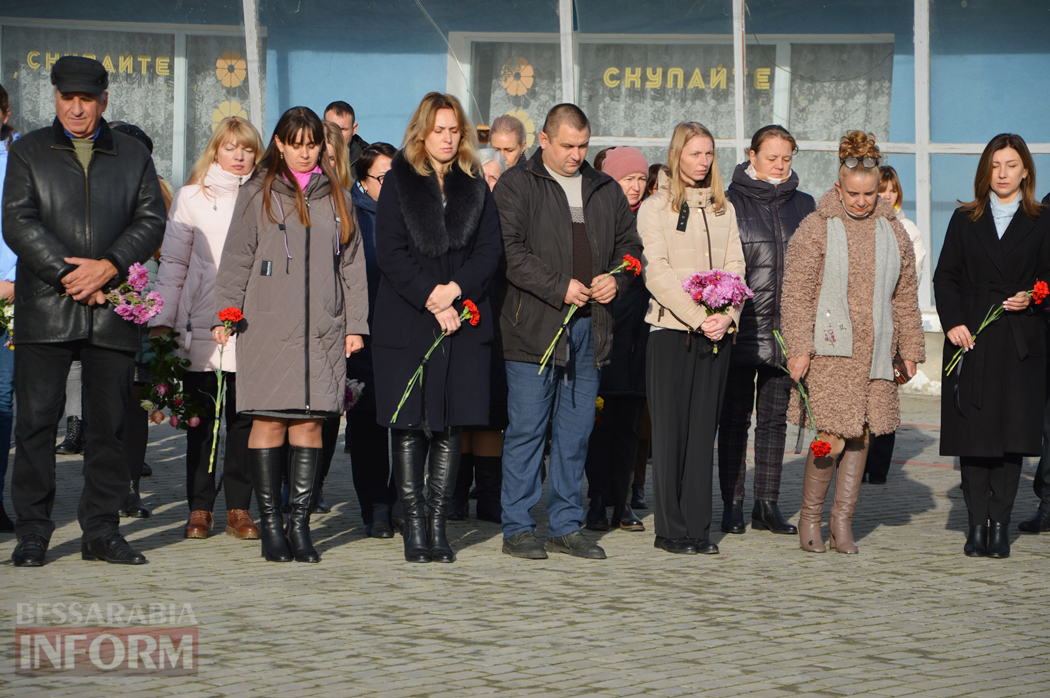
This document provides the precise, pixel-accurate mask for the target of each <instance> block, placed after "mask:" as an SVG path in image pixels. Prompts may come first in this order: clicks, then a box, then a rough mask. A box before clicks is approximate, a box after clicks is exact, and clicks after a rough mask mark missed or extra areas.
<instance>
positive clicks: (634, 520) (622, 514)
mask: <svg viewBox="0 0 1050 698" xmlns="http://www.w3.org/2000/svg"><path fill="white" fill-rule="evenodd" d="M612 522H613V525H615V526H617V527H619V529H620V530H621V531H644V530H645V524H644V523H642V520H641V519H639V518H638V517H637V516H635V514H634V512H633V511H632V510H631V507H629V506H617V507H613V515H612Z"/></svg>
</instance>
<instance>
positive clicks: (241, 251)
mask: <svg viewBox="0 0 1050 698" xmlns="http://www.w3.org/2000/svg"><path fill="white" fill-rule="evenodd" d="M258 192H259V187H258V186H250V185H245V186H243V187H241V190H240V192H238V194H237V204H236V205H235V206H234V209H233V218H231V219H230V232H229V233H228V234H227V235H226V244H225V246H224V247H223V248H222V259H221V261H220V262H219V273H218V276H217V277H216V279H215V317H214V318H213V319H212V327H215V326H217V325H221V324H222V322H221V321H220V320H219V311H220V310H222V309H224V308H230V307H232V308H238V309H240V310H242V311H243V310H244V292H245V290H246V289H247V288H248V279H250V278H251V274H252V266H253V265H254V264H255V250H256V248H257V247H258V245H259V215H260V204H259V202H260V200H261V197H260V196H258ZM366 305H367V303H366Z"/></svg>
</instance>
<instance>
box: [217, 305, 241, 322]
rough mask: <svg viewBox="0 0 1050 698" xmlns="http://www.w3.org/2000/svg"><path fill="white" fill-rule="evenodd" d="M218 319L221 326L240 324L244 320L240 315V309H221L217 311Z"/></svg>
mask: <svg viewBox="0 0 1050 698" xmlns="http://www.w3.org/2000/svg"><path fill="white" fill-rule="evenodd" d="M219 319H220V320H222V322H223V324H225V323H234V322H240V321H241V320H243V319H244V314H243V313H241V310H240V308H234V307H229V308H223V309H222V310H220V311H219Z"/></svg>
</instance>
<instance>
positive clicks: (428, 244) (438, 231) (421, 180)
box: [387, 153, 488, 257]
mask: <svg viewBox="0 0 1050 698" xmlns="http://www.w3.org/2000/svg"><path fill="white" fill-rule="evenodd" d="M390 174H393V175H394V176H395V179H396V186H397V193H398V198H399V199H400V200H401V212H402V214H403V215H404V217H405V226H406V227H407V228H408V234H409V235H410V236H411V237H412V242H413V243H415V245H416V247H417V248H419V251H420V252H422V253H423V254H425V255H426V256H427V257H440V256H441V255H443V254H445V253H446V252H448V251H449V250H459V249H462V248H464V247H466V246H467V243H469V242H470V240H471V238H473V236H474V233H475V231H476V230H477V228H478V224H479V223H480V222H481V212H482V210H483V209H484V207H485V189H486V188H487V187H488V185H487V184H486V183H485V180H484V179H483V178H481V177H471V176H470V175H468V174H466V173H465V172H463V171H462V170H461V169H459V166H458V165H455V164H453V165H452V167H451V168H450V169H449V171H448V174H446V175H445V199H446V201H447V205H446V206H445V207H444V210H442V206H441V189H440V188H439V187H438V182H437V175H434V174H431V175H430V176H429V177H420V176H419V175H418V174H416V172H415V170H413V169H412V166H411V165H409V164H408V161H407V160H405V158H404V155H403V154H402V153H398V154H397V156H396V157H395V158H394V161H393V162H392V163H391V165H390ZM387 176H388V177H389V176H390V175H389V174H388V175H387Z"/></svg>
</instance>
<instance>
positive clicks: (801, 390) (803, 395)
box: [773, 330, 819, 440]
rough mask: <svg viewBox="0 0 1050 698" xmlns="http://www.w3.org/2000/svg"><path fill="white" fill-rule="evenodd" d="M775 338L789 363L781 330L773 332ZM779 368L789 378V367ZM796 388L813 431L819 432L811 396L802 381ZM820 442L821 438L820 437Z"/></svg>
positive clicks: (780, 366)
mask: <svg viewBox="0 0 1050 698" xmlns="http://www.w3.org/2000/svg"><path fill="white" fill-rule="evenodd" d="M773 336H774V337H776V340H777V344H779V345H780V351H781V352H783V354H784V360H785V361H787V355H788V350H787V345H786V344H784V338H783V337H781V336H780V330H773ZM777 367H778V368H779V369H780V370H781V371H783V372H784V373H786V374H788V375H789V376H790V375H791V371H789V370H788V367H787V366H785V365H784V364H778V365H777ZM795 387H796V388H798V396H799V397H800V398H802V404H803V405H805V406H806V413H807V414H809V421H810V423H812V424H813V431H819V430H818V429H817V418H816V417H814V416H813V410H812V409H810V406H809V395H807V394H806V389H805V388H803V387H802V381H801V380H799V381H798V382H796V383H795ZM802 428H803V429H805V428H806V426H805V425H802ZM818 440H819V436H818Z"/></svg>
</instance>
